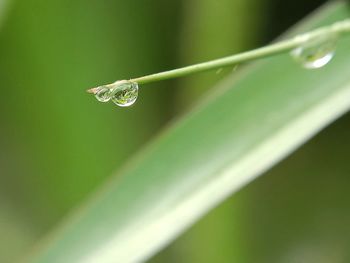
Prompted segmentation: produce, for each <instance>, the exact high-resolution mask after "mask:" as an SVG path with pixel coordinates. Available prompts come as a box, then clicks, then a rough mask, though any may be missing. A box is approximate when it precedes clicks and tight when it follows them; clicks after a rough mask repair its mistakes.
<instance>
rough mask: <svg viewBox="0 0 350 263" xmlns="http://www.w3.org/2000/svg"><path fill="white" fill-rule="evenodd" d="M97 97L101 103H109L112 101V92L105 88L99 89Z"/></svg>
mask: <svg viewBox="0 0 350 263" xmlns="http://www.w3.org/2000/svg"><path fill="white" fill-rule="evenodd" d="M95 97H96V99H97V100H98V101H100V102H107V101H109V100H110V99H111V90H110V89H109V88H107V87H105V86H101V87H98V90H97V92H96V94H95Z"/></svg>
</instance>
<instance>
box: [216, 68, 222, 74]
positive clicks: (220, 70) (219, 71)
mask: <svg viewBox="0 0 350 263" xmlns="http://www.w3.org/2000/svg"><path fill="white" fill-rule="evenodd" d="M223 70H224V69H223V68H219V69H218V70H216V72H215V74H220V73H221V72H222V71H223Z"/></svg>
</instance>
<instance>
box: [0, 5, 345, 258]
mask: <svg viewBox="0 0 350 263" xmlns="http://www.w3.org/2000/svg"><path fill="white" fill-rule="evenodd" d="M323 2H325V1H321V0H308V1H305V0H293V1H281V0H219V1H217V0H215V1H214V0H177V1H175V0H169V1H164V0H123V1H122V0H0V81H1V82H0V83H1V86H0V87H1V96H0V262H3V263H7V262H16V260H18V259H19V258H23V255H26V254H27V253H28V252H30V250H31V248H32V247H33V245H35V243H36V242H37V241H38V240H40V239H41V238H42V237H43V236H45V234H47V233H48V231H50V230H51V229H52V228H54V227H55V225H57V224H58V223H59V222H60V221H61V220H62V218H64V217H65V215H66V214H67V213H69V211H71V210H74V208H75V207H77V206H79V204H80V203H81V202H82V201H83V200H84V199H85V198H87V196H88V195H90V194H91V193H93V191H94V190H95V189H97V188H98V186H99V185H100V184H101V183H102V182H103V181H104V180H105V179H106V178H107V177H109V176H110V175H111V174H112V172H113V171H115V170H117V169H119V168H120V167H121V166H122V165H123V163H124V162H125V161H126V160H127V159H128V158H129V157H130V156H131V155H132V154H134V153H135V152H137V151H138V150H139V149H140V148H141V147H142V146H143V145H145V144H146V143H147V142H148V141H149V140H151V139H152V137H154V136H156V135H157V134H158V133H159V131H160V130H161V129H162V128H163V127H164V126H166V125H167V124H168V123H169V122H171V121H173V120H174V119H175V118H178V117H180V116H181V115H182V114H184V113H185V112H186V111H188V110H190V109H191V107H192V105H194V104H195V103H196V102H197V101H198V100H199V99H200V98H201V97H202V96H205V93H206V91H207V90H208V89H209V88H211V87H212V86H213V84H214V83H215V82H217V81H219V80H221V79H223V78H224V77H225V75H227V74H235V73H234V72H232V71H234V70H239V69H240V67H241V66H239V67H238V68H234V70H232V69H229V70H224V71H222V72H216V73H215V72H211V73H203V74H200V75H196V76H192V77H187V78H183V79H178V80H171V81H164V82H161V83H156V84H149V85H147V86H145V87H142V89H141V92H140V97H139V100H138V101H137V104H136V105H135V106H133V107H131V108H127V109H121V108H117V107H116V106H115V105H113V104H111V103H108V104H101V103H98V102H97V101H96V100H94V98H93V97H91V96H89V95H87V94H86V93H85V92H84V90H85V89H86V88H89V87H93V86H96V85H100V84H104V83H109V82H113V81H115V80H117V79H127V78H130V77H137V76H141V75H145V74H148V73H154V72H158V71H162V70H166V69H171V68H174V67H178V66H182V65H187V64H191V63H194V62H200V61H204V60H209V59H213V58H216V57H221V56H225V55H229V54H232V53H236V52H240V51H244V50H248V49H251V48H254V47H258V46H260V45H263V44H266V43H268V42H269V41H271V40H273V39H274V38H275V37H277V36H278V35H279V34H280V33H282V32H283V31H284V30H286V29H287V28H288V27H289V26H291V25H293V24H294V23H296V22H297V21H299V20H300V19H301V18H302V17H304V16H305V15H307V14H308V13H310V12H311V11H313V10H314V9H316V8H317V7H319V6H320V5H321V4H322V3H323ZM349 128H350V116H349V115H347V116H344V117H343V118H342V119H340V120H338V121H337V122H336V123H334V124H333V125H331V126H330V127H329V128H327V129H326V130H325V131H323V132H322V133H321V134H319V135H318V136H317V137H316V138H314V139H313V140H312V141H311V142H309V143H308V144H306V145H305V146H304V147H302V148H301V149H300V150H298V151H297V152H296V153H294V154H293V155H292V156H290V157H289V158H288V159H287V160H285V161H283V162H282V163H281V164H279V165H278V166H277V167H275V168H273V169H272V170H271V171H270V172H268V173H267V174H265V175H264V176H262V177H260V178H259V179H258V180H256V181H255V182H253V183H252V184H250V185H249V186H247V187H246V188H244V189H243V190H241V191H240V192H239V193H238V194H237V195H235V196H234V197H232V198H230V199H229V200H227V201H226V202H224V203H223V204H222V205H220V206H219V207H218V208H216V209H215V210H214V211H212V212H210V213H209V214H208V215H207V216H206V217H205V218H203V219H202V220H201V221H200V222H198V223H197V224H196V225H195V226H193V227H192V228H191V230H190V231H188V232H187V233H185V234H184V235H183V236H181V237H180V238H179V239H178V240H177V241H176V242H174V243H173V244H172V245H170V246H169V247H167V248H166V249H165V250H164V251H162V252H161V253H160V254H158V255H156V256H155V257H154V258H152V259H151V260H150V262H266V263H267V262H298V263H299V262H318V263H322V262H327V263H328V262H332V263H333V262H350V249H349V248H350V207H349V202H350V192H349V189H350V177H349V176H350V162H349V161H348V158H349V154H350V150H349V149H350V137H349V133H348V130H349ZM189 147H190V146H189ZM82 238H83V237H82ZM24 257H25V256H24Z"/></svg>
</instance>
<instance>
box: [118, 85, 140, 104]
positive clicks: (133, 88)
mask: <svg viewBox="0 0 350 263" xmlns="http://www.w3.org/2000/svg"><path fill="white" fill-rule="evenodd" d="M138 93H139V86H138V85H137V83H135V82H129V81H124V82H121V83H118V84H117V85H116V87H115V88H113V89H112V92H111V94H112V97H111V100H112V101H113V103H114V104H116V105H118V106H120V107H128V106H131V105H133V104H134V103H135V101H136V99H137V96H138Z"/></svg>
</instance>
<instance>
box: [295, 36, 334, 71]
mask: <svg viewBox="0 0 350 263" xmlns="http://www.w3.org/2000/svg"><path fill="white" fill-rule="evenodd" d="M337 39H338V37H337V35H336V34H334V33H329V32H327V33H325V34H324V35H321V36H317V37H315V38H313V39H309V40H306V41H305V43H303V44H302V45H300V46H299V47H297V48H296V49H294V50H292V51H291V56H292V57H293V58H294V59H295V60H296V61H297V62H298V63H300V64H301V65H302V66H303V67H304V68H307V69H317V68H321V67H323V66H325V65H326V64H328V62H329V61H331V59H332V58H333V56H334V52H335V48H336V45H337Z"/></svg>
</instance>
